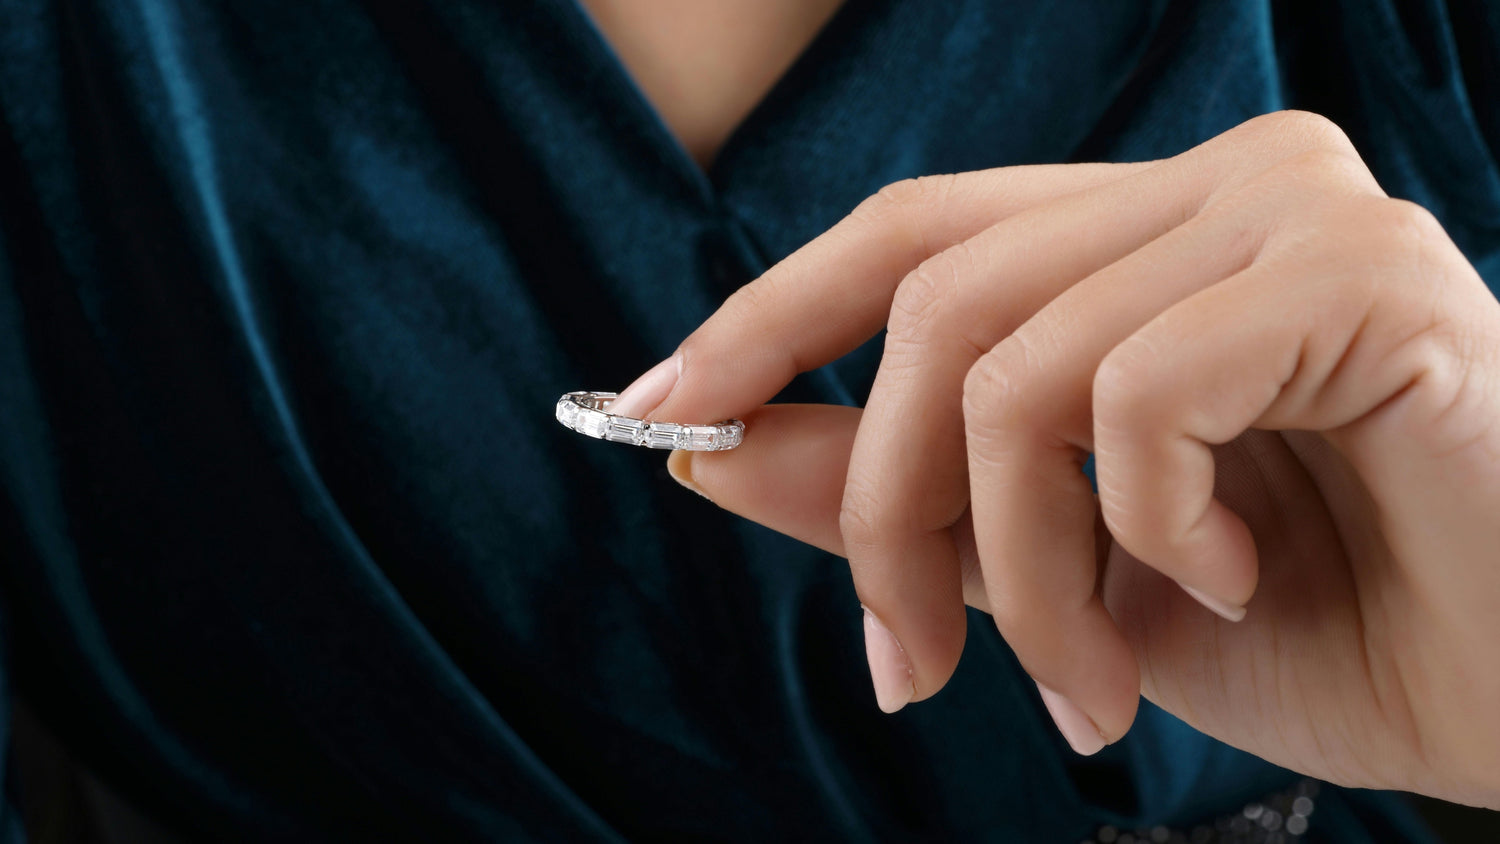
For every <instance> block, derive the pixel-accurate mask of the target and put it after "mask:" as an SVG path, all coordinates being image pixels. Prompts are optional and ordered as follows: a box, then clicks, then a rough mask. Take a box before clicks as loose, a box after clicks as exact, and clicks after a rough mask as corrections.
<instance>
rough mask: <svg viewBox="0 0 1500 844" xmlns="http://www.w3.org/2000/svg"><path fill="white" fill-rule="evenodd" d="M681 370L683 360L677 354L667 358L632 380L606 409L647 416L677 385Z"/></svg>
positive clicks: (635, 415)
mask: <svg viewBox="0 0 1500 844" xmlns="http://www.w3.org/2000/svg"><path fill="white" fill-rule="evenodd" d="M681 370H682V366H681V360H680V359H679V358H678V357H677V355H673V356H671V357H669V358H667V359H666V360H664V361H662V362H661V363H658V364H657V365H656V366H653V367H651V368H650V369H648V370H646V374H645V375H642V376H641V377H639V378H637V379H635V381H633V382H631V384H630V386H629V387H626V388H625V389H624V390H623V391H622V392H621V393H620V396H619V398H617V399H615V400H614V401H612V402H610V404H609V407H606V408H605V410H607V411H609V412H610V413H613V414H616V415H619V416H633V417H635V418H637V419H642V418H645V416H646V414H648V413H650V412H651V411H653V410H655V409H656V408H657V406H659V405H660V404H661V403H662V402H664V401H666V400H667V394H669V393H671V392H672V388H673V387H675V386H677V376H678V375H679V374H681Z"/></svg>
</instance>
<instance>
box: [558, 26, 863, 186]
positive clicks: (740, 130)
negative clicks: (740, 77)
mask: <svg viewBox="0 0 1500 844" xmlns="http://www.w3.org/2000/svg"><path fill="white" fill-rule="evenodd" d="M561 5H562V6H565V7H567V8H566V12H565V13H566V14H567V15H571V16H572V18H573V24H574V25H576V26H578V27H581V28H582V30H583V31H584V32H586V33H587V37H586V38H584V39H582V43H583V44H584V47H585V49H586V50H587V51H588V53H589V55H587V56H586V57H585V58H586V59H588V60H591V61H592V62H593V63H594V65H595V69H596V70H597V71H598V73H599V74H601V77H602V78H603V79H605V80H607V81H608V83H609V84H610V85H611V86H612V87H614V88H615V89H616V90H618V91H620V92H622V94H623V97H622V99H623V102H621V103H620V108H621V110H622V111H623V112H625V113H626V116H627V119H629V120H630V122H631V123H633V124H635V126H636V128H638V129H639V130H640V131H641V132H642V133H643V134H644V135H645V136H647V137H648V138H649V139H650V142H651V143H652V145H653V146H655V147H657V148H658V150H659V151H660V152H661V155H662V158H663V159H664V160H665V161H666V162H667V163H668V164H669V165H670V166H671V167H672V168H673V169H674V170H676V171H677V174H678V176H679V177H681V178H683V179H685V180H686V181H688V182H689V183H691V184H692V185H693V187H694V188H695V190H696V191H697V192H698V193H699V194H700V195H701V196H702V198H703V199H704V200H705V202H707V203H709V204H711V205H715V206H717V205H718V204H719V200H720V198H721V196H720V193H721V189H722V187H723V185H724V183H725V176H726V174H727V172H728V168H729V167H730V166H731V165H732V162H733V159H734V158H735V153H736V152H737V151H738V150H739V149H740V148H742V147H745V146H747V145H750V144H752V143H753V142H754V141H755V138H756V136H757V135H759V134H761V133H763V132H765V131H767V130H768V128H769V127H771V126H773V125H774V124H775V122H776V120H775V116H776V113H777V112H778V111H781V110H784V105H783V103H785V102H787V101H789V100H790V99H792V98H795V97H797V96H799V95H800V93H801V92H802V91H804V90H805V89H806V88H807V87H808V86H809V84H810V83H812V82H813V81H814V80H816V79H817V78H818V71H819V68H820V67H821V66H822V65H823V64H824V62H825V60H826V58H827V57H828V56H829V55H830V54H831V53H832V52H833V51H835V50H837V49H838V48H839V45H840V44H842V43H843V42H845V41H846V40H847V38H848V32H849V30H850V29H851V28H852V27H855V26H863V25H866V24H867V23H868V22H869V21H868V17H869V15H868V14H867V13H868V11H869V9H868V8H866V7H868V6H869V5H871V4H868V3H864V2H861V0H844V2H843V3H842V4H841V5H840V6H839V8H838V9H837V10H835V11H834V13H833V14H832V15H831V16H830V17H829V19H828V21H827V22H826V23H824V24H823V26H822V27H820V28H819V29H818V31H817V32H816V33H815V34H814V35H813V37H812V39H811V40H809V41H808V42H807V46H806V47H804V48H803V49H802V51H801V52H800V53H798V54H797V57H796V58H795V59H793V60H792V63H791V64H790V65H788V66H787V69H786V71H785V72H783V73H782V74H781V76H780V77H779V78H778V79H777V80H776V81H775V82H774V83H773V84H772V85H771V87H770V88H768V89H767V90H766V93H765V94H764V95H763V96H762V97H761V98H760V99H759V100H758V101H757V102H756V103H755V105H754V106H753V107H752V108H751V109H750V111H748V112H747V113H746V114H745V117H744V118H743V119H741V120H740V122H739V123H737V124H736V125H735V126H734V128H733V129H731V130H730V132H729V134H728V135H727V136H725V138H724V142H723V143H722V144H721V145H720V146H719V149H718V152H717V153H716V154H715V155H714V159H713V162H712V163H711V164H710V165H709V166H708V167H707V168H704V167H702V166H701V165H699V163H698V161H697V160H696V159H695V158H693V155H692V153H690V152H689V151H688V149H687V147H686V146H685V145H684V144H683V143H682V141H681V139H679V138H678V137H677V134H676V133H675V132H673V131H672V128H671V127H670V126H669V125H667V122H666V120H665V118H663V117H662V114H661V112H660V111H659V110H658V109H657V108H656V105H655V104H654V103H653V102H652V101H651V98H650V97H649V96H647V95H646V92H645V91H644V90H643V89H642V88H641V86H640V84H639V83H637V82H636V79H635V76H634V75H633V74H632V73H631V72H630V68H629V67H627V66H626V64H625V62H624V60H623V59H622V58H621V57H620V54H619V52H618V51H617V50H616V49H615V47H614V44H613V43H612V42H611V41H610V40H609V38H608V36H606V35H605V33H604V32H603V30H601V29H600V28H599V25H598V24H597V23H596V22H595V21H594V18H593V16H592V15H591V14H589V11H588V9H586V8H584V6H583V3H582V2H581V0H563V2H562V3H561Z"/></svg>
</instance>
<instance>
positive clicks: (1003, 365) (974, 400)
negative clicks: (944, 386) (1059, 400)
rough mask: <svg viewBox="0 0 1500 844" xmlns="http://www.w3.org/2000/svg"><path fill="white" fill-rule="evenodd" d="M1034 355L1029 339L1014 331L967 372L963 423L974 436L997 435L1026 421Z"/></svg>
mask: <svg viewBox="0 0 1500 844" xmlns="http://www.w3.org/2000/svg"><path fill="white" fill-rule="evenodd" d="M1030 357H1031V353H1030V350H1029V348H1028V346H1027V345H1026V341H1025V339H1024V338H1022V337H1021V336H1020V335H1014V334H1013V335H1011V336H1010V337H1007V338H1006V339H1005V340H1003V341H1001V342H1000V344H999V345H997V346H995V348H993V349H991V350H990V351H989V352H988V353H986V354H985V355H984V356H982V357H980V359H979V360H978V361H977V362H976V363H975V364H974V365H973V366H971V367H969V372H968V374H967V375H965V376H964V399H963V412H964V427H965V429H966V430H967V431H968V433H969V435H970V436H971V437H977V438H979V439H995V438H998V437H1001V436H1004V435H1005V434H1006V433H1007V432H1011V431H1015V430H1017V429H1018V428H1020V427H1021V426H1022V425H1024V424H1025V419H1026V416H1027V412H1026V401H1027V398H1026V394H1027V392H1028V391H1027V387H1026V384H1027V382H1028V381H1029V379H1030V375H1029V373H1030V371H1031V368H1032V367H1031V365H1030V364H1029V363H1028V359H1029V358H1030Z"/></svg>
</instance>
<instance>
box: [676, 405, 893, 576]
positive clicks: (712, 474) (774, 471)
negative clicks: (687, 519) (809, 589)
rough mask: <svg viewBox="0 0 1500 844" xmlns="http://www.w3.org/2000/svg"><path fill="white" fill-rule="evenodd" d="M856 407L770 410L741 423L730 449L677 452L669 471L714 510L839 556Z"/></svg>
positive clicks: (778, 407)
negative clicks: (739, 438)
mask: <svg viewBox="0 0 1500 844" xmlns="http://www.w3.org/2000/svg"><path fill="white" fill-rule="evenodd" d="M862 413H863V411H861V410H860V409H859V408H857V407H841V406H837V405H828V404H774V405H767V406H765V407H762V408H760V409H759V410H757V411H755V412H754V413H750V414H747V415H746V416H745V417H744V422H745V441H744V443H742V444H741V445H740V446H739V447H738V448H735V449H733V450H730V451H674V452H672V456H671V457H670V458H668V460H667V471H669V472H671V474H672V477H673V478H674V479H676V480H677V482H678V483H680V484H682V485H683V486H685V487H687V488H688V489H691V490H693V491H694V492H696V493H698V494H699V495H702V496H704V497H705V498H707V499H709V500H710V501H712V502H713V503H715V504H717V505H718V506H720V507H722V508H724V509H725V510H728V511H729V512H731V513H734V514H736V515H739V516H744V517H745V518H747V519H749V520H751V521H753V522H758V523H760V524H762V525H765V526H766V527H768V528H770V529H772V530H775V531H778V532H780V533H784V534H786V535H787V536H790V537H792V538H793V539H799V540H801V541H803V542H806V543H807V544H809V545H812V546H815V547H817V548H821V549H823V550H824V551H828V552H829V553H832V554H837V555H839V556H840V557H842V556H844V540H843V538H842V537H841V536H840V535H839V508H840V506H841V504H842V502H843V497H844V477H845V476H846V475H847V474H848V472H849V454H850V453H851V452H852V451H853V449H854V434H855V432H856V431H857V430H858V429H859V419H860V416H861V415H862Z"/></svg>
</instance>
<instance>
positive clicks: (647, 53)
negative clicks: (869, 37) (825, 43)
mask: <svg viewBox="0 0 1500 844" xmlns="http://www.w3.org/2000/svg"><path fill="white" fill-rule="evenodd" d="M582 5H583V6H584V8H586V9H587V10H588V12H589V15H590V16H591V17H592V18H593V19H594V23H595V24H596V25H597V26H598V27H599V30H600V32H602V33H603V34H604V36H605V38H607V39H608V40H609V42H610V45H611V46H612V47H613V48H614V50H615V53H616V55H618V56H619V58H620V61H621V62H622V63H623V64H624V65H625V67H626V68H627V69H628V70H629V71H630V75H631V76H632V77H633V78H634V79H635V81H636V84H637V85H638V86H639V87H640V89H641V92H642V93H643V94H644V95H645V96H646V98H647V99H648V100H649V101H650V102H651V104H652V106H653V107H655V109H656V112H657V114H658V115H659V116H660V117H661V119H662V122H663V123H664V124H666V126H667V128H668V129H670V130H671V131H672V134H673V135H674V136H676V138H677V140H678V142H679V143H681V144H682V146H683V148H684V149H685V150H687V152H688V154H689V155H691V156H692V157H693V159H694V160H695V161H697V162H698V164H699V166H700V167H704V168H707V167H708V166H709V165H711V164H712V163H713V160H714V158H715V157H716V156H717V155H718V152H719V149H720V148H721V147H722V146H723V145H724V142H725V141H726V140H728V138H729V135H730V134H731V133H732V132H733V131H734V128H735V127H736V126H738V125H739V124H740V123H741V122H742V121H743V120H744V119H745V118H746V117H747V116H749V114H750V112H751V110H752V109H754V108H755V106H756V104H757V103H759V102H760V101H761V100H762V99H763V98H764V97H765V95H766V94H767V93H768V92H769V91H770V90H771V86H772V85H774V84H775V83H776V80H777V79H778V78H780V77H781V75H782V74H783V73H785V72H786V70H787V68H789V67H791V65H792V62H793V61H795V60H796V58H797V56H798V55H800V54H801V53H802V51H803V50H804V49H805V48H806V47H807V45H808V44H809V43H810V42H811V41H812V39H813V37H814V36H815V35H817V33H818V30H820V29H822V27H823V24H825V23H827V22H828V19H829V18H831V17H832V16H833V13H834V12H835V11H837V9H838V7H839V5H840V0H714V2H712V3H705V2H703V0H582Z"/></svg>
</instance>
